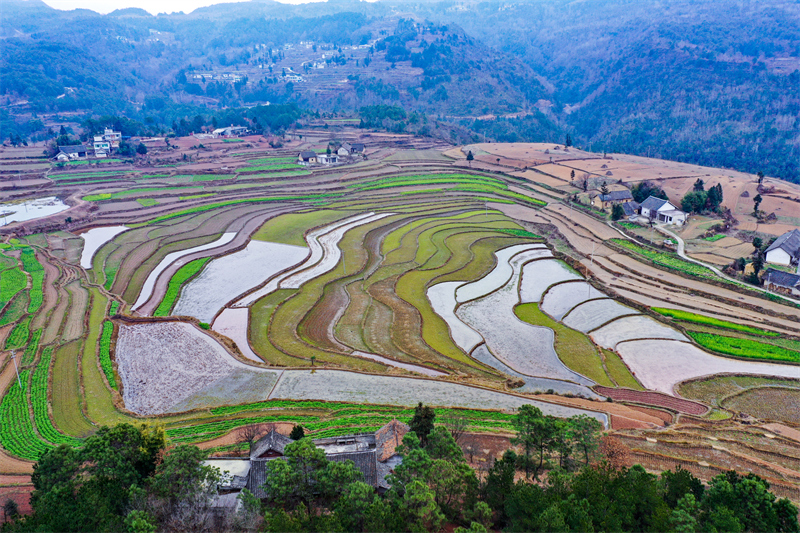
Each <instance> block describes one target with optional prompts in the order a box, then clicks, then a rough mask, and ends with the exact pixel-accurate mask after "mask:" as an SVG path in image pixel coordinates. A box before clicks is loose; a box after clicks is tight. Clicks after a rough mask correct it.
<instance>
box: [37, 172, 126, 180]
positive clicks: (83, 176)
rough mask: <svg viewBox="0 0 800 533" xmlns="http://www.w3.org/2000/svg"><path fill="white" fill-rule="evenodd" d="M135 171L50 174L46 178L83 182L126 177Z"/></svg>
mask: <svg viewBox="0 0 800 533" xmlns="http://www.w3.org/2000/svg"><path fill="white" fill-rule="evenodd" d="M136 172H137V171H136V170H100V171H97V172H69V173H64V174H50V175H49V176H48V177H49V178H50V179H52V180H56V181H62V180H83V179H90V178H108V177H111V176H127V175H128V174H135V173H136Z"/></svg>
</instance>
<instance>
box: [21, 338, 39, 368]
mask: <svg viewBox="0 0 800 533" xmlns="http://www.w3.org/2000/svg"><path fill="white" fill-rule="evenodd" d="M42 331H43V330H41V329H37V330H36V331H34V332H33V335H32V336H31V340H30V342H29V343H28V346H26V347H25V353H24V354H23V355H22V364H23V366H27V365H29V364H31V363H32V362H33V359H34V358H35V357H36V352H37V351H38V350H39V339H41V338H42Z"/></svg>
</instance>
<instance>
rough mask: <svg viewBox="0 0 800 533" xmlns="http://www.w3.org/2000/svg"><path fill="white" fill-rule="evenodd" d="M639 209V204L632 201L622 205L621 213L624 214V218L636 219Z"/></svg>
mask: <svg viewBox="0 0 800 533" xmlns="http://www.w3.org/2000/svg"><path fill="white" fill-rule="evenodd" d="M640 208H641V206H640V205H639V202H635V201H633V200H631V201H630V202H625V203H623V204H622V212H623V213H625V216H626V217H628V218H631V217H636V216H637V215H638V213H639V209H640Z"/></svg>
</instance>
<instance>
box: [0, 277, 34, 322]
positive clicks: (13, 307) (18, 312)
mask: <svg viewBox="0 0 800 533" xmlns="http://www.w3.org/2000/svg"><path fill="white" fill-rule="evenodd" d="M0 276H2V274H0ZM27 309H28V295H27V294H26V293H25V291H21V292H19V293H18V294H17V296H16V297H14V299H13V300H11V303H10V304H9V306H8V307H6V311H5V313H3V316H2V317H0V326H5V325H6V324H11V323H13V322H16V321H17V320H19V319H20V318H22V317H23V316H24V315H25V313H26V312H27Z"/></svg>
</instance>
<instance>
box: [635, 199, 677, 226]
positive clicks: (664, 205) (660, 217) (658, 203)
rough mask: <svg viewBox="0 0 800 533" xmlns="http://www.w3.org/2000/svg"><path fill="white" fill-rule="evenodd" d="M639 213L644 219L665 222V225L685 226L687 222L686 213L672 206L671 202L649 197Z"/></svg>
mask: <svg viewBox="0 0 800 533" xmlns="http://www.w3.org/2000/svg"><path fill="white" fill-rule="evenodd" d="M639 210H640V211H639V212H640V214H641V215H642V216H643V217H646V218H649V219H651V220H655V221H657V222H663V223H665V224H679V225H683V224H684V223H685V222H686V213H684V212H683V211H681V210H680V209H678V208H677V207H675V206H674V205H672V203H670V201H669V200H664V199H662V198H656V197H655V196H649V197H648V198H647V200H645V201H644V202H642V205H641V206H640V208H639Z"/></svg>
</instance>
